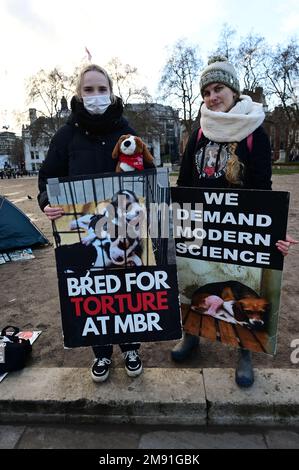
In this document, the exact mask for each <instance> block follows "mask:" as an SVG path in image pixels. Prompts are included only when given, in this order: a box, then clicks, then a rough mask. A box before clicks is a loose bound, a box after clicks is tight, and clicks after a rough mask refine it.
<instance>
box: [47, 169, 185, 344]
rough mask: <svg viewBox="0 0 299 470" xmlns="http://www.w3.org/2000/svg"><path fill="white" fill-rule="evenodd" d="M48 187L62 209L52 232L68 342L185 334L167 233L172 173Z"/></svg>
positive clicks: (61, 182)
mask: <svg viewBox="0 0 299 470" xmlns="http://www.w3.org/2000/svg"><path fill="white" fill-rule="evenodd" d="M47 190H48V195H49V201H50V204H51V205H53V206H54V205H55V206H60V207H63V209H64V216H63V217H61V218H60V219H57V220H56V221H55V222H54V223H53V235H54V240H55V257H56V264H57V274H58V284H59V294H60V305H61V315H62V327H63V336H64V344H65V346H66V347H68V348H69V347H80V346H93V345H105V344H119V343H135V342H148V341H164V340H171V339H177V338H180V337H181V335H182V326H181V315H180V306H179V301H178V295H179V294H178V284H177V274H176V264H175V246H174V240H173V238H172V237H168V236H167V237H165V236H162V233H161V230H162V227H163V225H164V224H165V222H166V220H165V217H166V218H167V217H168V218H169V220H168V221H167V222H168V225H169V226H170V225H171V223H170V217H169V213H167V212H165V211H163V213H162V209H161V207H165V205H169V203H170V190H169V182H168V174H167V171H166V170H165V169H163V168H161V169H157V170H156V169H148V170H143V171H138V172H134V173H133V172H130V173H125V172H119V173H108V174H103V175H93V176H86V177H75V178H59V179H50V180H48V188H47ZM160 205H161V207H160ZM153 206H154V207H155V208H157V210H155V211H154V213H152V207H153ZM166 214H167V216H166ZM162 219H163V220H162ZM162 222H163V223H162Z"/></svg>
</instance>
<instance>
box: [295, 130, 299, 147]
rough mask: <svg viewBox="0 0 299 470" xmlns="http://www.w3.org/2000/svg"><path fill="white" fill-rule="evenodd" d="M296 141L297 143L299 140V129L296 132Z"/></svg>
mask: <svg viewBox="0 0 299 470" xmlns="http://www.w3.org/2000/svg"><path fill="white" fill-rule="evenodd" d="M295 142H296V144H298V142H299V130H298V131H296V132H295Z"/></svg>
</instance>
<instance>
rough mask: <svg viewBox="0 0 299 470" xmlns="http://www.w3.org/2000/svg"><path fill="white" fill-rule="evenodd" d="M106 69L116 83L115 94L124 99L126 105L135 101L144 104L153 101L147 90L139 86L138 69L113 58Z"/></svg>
mask: <svg viewBox="0 0 299 470" xmlns="http://www.w3.org/2000/svg"><path fill="white" fill-rule="evenodd" d="M106 68H107V71H108V72H109V74H110V76H111V78H112V80H113V82H114V87H115V94H116V95H118V96H119V97H120V98H121V99H122V101H123V103H124V105H126V104H128V103H129V102H132V101H133V100H138V101H141V102H144V103H146V102H149V101H151V96H150V94H149V92H148V90H147V88H146V87H139V86H138V70H137V68H136V67H134V66H131V65H129V64H123V63H122V62H121V61H120V59H119V58H118V57H113V58H112V59H111V60H110V62H108V64H107V66H106Z"/></svg>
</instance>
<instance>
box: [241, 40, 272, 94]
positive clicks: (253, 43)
mask: <svg viewBox="0 0 299 470" xmlns="http://www.w3.org/2000/svg"><path fill="white" fill-rule="evenodd" d="M267 51H268V46H267V44H266V42H265V39H264V38H263V37H262V36H255V35H253V34H252V33H250V34H248V35H247V36H246V37H245V38H243V39H242V41H241V43H240V44H239V46H238V48H237V50H236V55H235V60H236V67H237V70H238V72H239V76H240V80H241V82H242V84H243V87H244V88H246V89H247V90H249V91H254V90H255V89H256V88H257V87H259V86H262V85H263V84H264V82H265V68H266V67H267V64H268V56H267Z"/></svg>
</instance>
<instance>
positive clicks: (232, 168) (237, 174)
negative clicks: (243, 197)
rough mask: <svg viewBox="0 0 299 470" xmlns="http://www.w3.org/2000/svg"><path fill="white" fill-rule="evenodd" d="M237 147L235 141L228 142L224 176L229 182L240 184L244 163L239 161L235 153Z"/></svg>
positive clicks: (241, 182)
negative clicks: (227, 157) (227, 156)
mask: <svg viewBox="0 0 299 470" xmlns="http://www.w3.org/2000/svg"><path fill="white" fill-rule="evenodd" d="M237 147H238V143H237V142H232V143H231V144H228V150H229V159H228V162H227V165H226V170H225V178H226V179H227V181H228V182H229V183H231V184H236V185H239V186H242V185H243V181H242V177H243V172H244V164H243V163H242V162H240V160H239V157H238V155H237V154H236V149H237Z"/></svg>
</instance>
